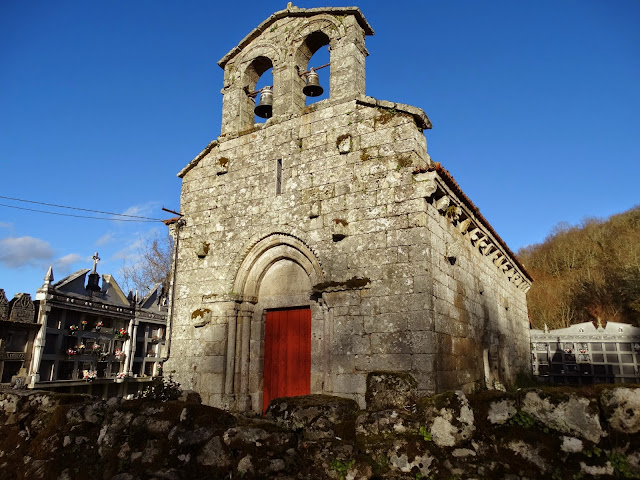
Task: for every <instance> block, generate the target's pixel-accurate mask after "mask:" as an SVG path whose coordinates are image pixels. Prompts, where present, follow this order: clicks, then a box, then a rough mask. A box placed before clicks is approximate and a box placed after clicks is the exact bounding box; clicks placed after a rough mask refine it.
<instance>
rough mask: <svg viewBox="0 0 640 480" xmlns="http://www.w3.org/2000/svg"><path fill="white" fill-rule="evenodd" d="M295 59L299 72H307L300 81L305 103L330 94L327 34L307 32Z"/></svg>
mask: <svg viewBox="0 0 640 480" xmlns="http://www.w3.org/2000/svg"><path fill="white" fill-rule="evenodd" d="M323 47H324V48H323ZM297 61H298V68H299V69H300V72H301V73H302V72H308V73H307V74H306V75H304V76H303V77H302V82H301V88H302V91H303V93H304V95H305V105H311V104H313V103H316V102H319V101H321V100H324V99H326V98H329V97H330V96H331V92H330V79H331V65H330V62H331V51H330V39H329V37H328V36H327V34H325V33H323V32H321V31H316V32H313V33H311V34H309V35H308V36H307V38H306V39H305V40H304V42H302V45H301V46H300V49H299V51H298V58H297ZM325 65H326V66H325ZM318 67H322V68H318Z"/></svg>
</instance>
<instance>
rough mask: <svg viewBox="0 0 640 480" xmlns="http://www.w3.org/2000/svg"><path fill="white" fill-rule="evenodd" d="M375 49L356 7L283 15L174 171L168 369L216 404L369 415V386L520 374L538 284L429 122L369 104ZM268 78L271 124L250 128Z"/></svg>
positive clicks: (424, 390) (396, 107) (262, 29)
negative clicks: (473, 196) (326, 404)
mask: <svg viewBox="0 0 640 480" xmlns="http://www.w3.org/2000/svg"><path fill="white" fill-rule="evenodd" d="M372 34H373V30H372V28H371V26H370V25H369V23H368V22H367V20H366V19H365V18H364V16H363V14H362V13H361V12H360V10H359V9H357V8H354V7H339V8H313V9H301V8H296V7H293V6H291V5H289V6H288V8H287V9H286V10H283V11H280V12H277V13H275V14H273V15H272V16H271V17H269V18H268V19H267V20H265V21H264V22H262V24H260V25H259V26H258V27H257V28H256V29H255V30H253V31H252V32H251V33H250V34H249V35H247V36H246V37H245V38H244V40H242V41H241V42H240V44H239V45H238V46H237V47H235V48H234V49H233V50H232V51H231V52H229V53H228V54H227V55H225V56H224V57H223V58H222V60H220V62H219V65H220V66H221V67H222V68H223V69H224V87H223V89H222V94H223V111H222V133H221V135H220V136H219V137H218V138H217V140H215V141H213V142H211V143H210V144H209V145H208V146H207V147H206V148H205V149H204V150H203V151H202V152H201V153H200V154H199V155H198V156H197V157H196V158H195V159H193V160H192V161H191V162H190V163H189V164H188V165H187V166H186V167H185V168H184V169H183V170H182V171H181V172H180V173H179V177H180V178H182V181H183V184H182V196H181V212H182V214H183V216H182V218H181V219H180V220H179V221H175V222H174V223H173V225H172V229H173V233H174V235H175V237H176V239H177V244H178V248H177V252H178V253H177V262H176V276H175V290H174V292H175V296H174V299H173V302H174V303H173V316H172V318H171V323H172V329H171V331H172V333H171V335H172V338H171V353H170V358H169V360H168V362H167V365H166V366H165V371H166V372H170V371H175V375H176V379H177V380H178V381H179V382H180V383H181V384H182V385H183V387H184V388H189V389H193V390H196V391H197V392H198V393H200V395H201V396H202V398H203V401H204V402H205V403H207V404H209V405H212V406H222V407H225V408H229V409H234V410H254V411H261V410H263V408H264V407H265V405H266V403H267V400H269V399H271V398H273V397H274V396H282V395H298V394H303V393H323V394H333V395H339V396H343V397H348V398H352V399H355V400H356V401H358V403H359V404H360V406H363V405H364V396H365V390H366V378H367V373H368V372H372V371H378V370H383V371H384V370H386V371H396V372H409V373H411V374H412V375H413V376H414V377H415V379H416V381H417V389H418V392H419V393H420V394H422V395H424V394H429V393H434V392H440V391H445V390H451V389H463V390H465V391H470V390H473V389H474V388H476V387H479V386H484V385H487V386H489V387H492V386H494V385H495V384H496V382H498V383H502V384H509V383H511V382H512V381H513V380H514V378H515V375H516V374H517V373H519V372H528V371H529V370H530V350H529V321H528V317H527V306H526V300H525V294H526V291H527V290H528V288H529V286H530V283H531V279H530V277H529V276H528V275H527V273H526V272H525V271H524V269H523V268H522V266H521V265H520V264H519V263H518V261H517V260H516V258H515V257H514V255H513V254H512V252H511V251H510V250H509V248H508V247H507V246H506V245H505V243H504V242H503V241H502V240H501V239H500V237H499V236H498V235H497V234H496V233H495V232H494V230H493V229H492V228H491V226H490V225H489V223H488V222H487V221H486V220H485V219H484V217H482V215H481V214H480V212H479V211H478V209H477V208H476V207H475V206H474V205H473V203H472V202H471V201H470V200H469V199H468V198H467V197H466V196H465V194H464V193H463V192H462V190H461V189H460V187H459V186H458V185H457V183H456V182H455V181H454V180H453V178H452V177H451V176H450V175H449V174H448V172H447V171H446V170H445V169H444V168H442V167H441V166H440V165H439V164H434V163H433V162H432V161H431V159H430V157H429V155H428V154H427V147H426V140H425V137H424V134H423V130H425V129H429V128H431V122H430V121H429V119H428V117H427V115H426V114H425V113H424V112H423V111H422V110H421V109H419V108H416V107H411V106H409V105H403V104H398V103H393V102H388V101H383V100H377V99H375V98H372V97H369V96H366V95H365V58H366V57H367V55H368V52H367V50H366V48H365V36H366V35H372ZM327 46H329V47H330V66H329V67H327V68H329V69H330V73H329V77H330V81H329V85H325V86H324V88H329V90H330V93H329V98H327V99H324V100H321V101H319V102H317V103H314V104H312V105H308V106H305V96H304V94H303V93H302V88H303V87H304V85H305V78H304V75H303V76H301V75H300V74H301V73H303V72H305V71H307V70H308V69H309V68H310V67H314V66H317V65H315V64H313V62H310V59H311V57H312V56H313V54H314V53H315V52H316V51H318V49H320V48H321V47H325V48H326V47H327ZM269 69H272V70H271V71H272V72H273V116H272V117H271V118H269V119H268V120H267V121H266V122H264V123H256V121H255V116H254V113H253V109H254V106H255V102H256V99H255V98H254V97H253V96H252V95H251V93H253V92H254V90H255V88H256V83H257V82H258V79H259V78H260V76H261V75H263V74H265V72H267V74H268V70H269ZM291 309H293V310H291ZM291 312H296V313H295V314H293V313H291ZM306 325H308V326H306ZM294 367H295V368H294ZM301 372H302V373H301ZM292 376H294V377H295V378H292ZM298 377H303V380H304V382H302V381H300V378H298ZM305 382H306V385H308V387H306V388H307V391H306V392H305V391H301V390H300V389H301V388H302V389H304V387H300V385H301V384H305ZM293 385H295V386H293Z"/></svg>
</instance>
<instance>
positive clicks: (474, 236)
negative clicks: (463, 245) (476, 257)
mask: <svg viewBox="0 0 640 480" xmlns="http://www.w3.org/2000/svg"><path fill="white" fill-rule="evenodd" d="M481 234H482V230H480V229H479V228H477V227H476V228H474V229H473V230H471V232H469V238H470V239H471V241H472V242H474V243H475V242H477V241H478V239H479V238H480V235H481Z"/></svg>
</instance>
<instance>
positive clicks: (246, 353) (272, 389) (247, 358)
mask: <svg viewBox="0 0 640 480" xmlns="http://www.w3.org/2000/svg"><path fill="white" fill-rule="evenodd" d="M322 276H323V272H322V269H321V267H320V263H319V262H318V259H317V258H316V256H315V255H314V253H313V252H312V251H311V249H310V248H309V247H308V246H307V245H305V244H304V243H303V242H302V241H301V240H299V239H297V238H295V237H293V236H290V235H286V234H279V233H278V234H272V235H269V236H267V237H265V238H263V239H262V240H260V241H258V242H257V243H256V244H255V245H254V246H253V247H251V248H250V249H249V251H248V253H247V254H246V255H245V257H244V260H243V261H242V263H241V265H240V266H239V268H238V274H237V276H236V282H235V284H234V291H235V292H237V293H239V292H242V293H241V298H242V299H243V300H245V301H244V302H243V305H244V308H243V309H242V311H243V312H242V313H240V312H239V313H238V317H237V323H238V325H237V330H238V335H239V336H240V337H241V339H240V340H239V341H235V342H234V343H235V344H236V345H238V348H236V351H235V352H234V357H235V358H236V361H235V368H234V371H235V373H236V375H235V377H236V378H237V380H236V381H235V386H234V389H233V390H234V393H235V394H236V395H238V394H240V397H243V396H244V397H248V398H246V400H244V401H240V404H239V405H238V407H239V409H243V407H242V405H241V404H244V405H245V407H244V408H252V409H253V410H255V411H264V410H265V409H266V407H267V406H268V404H269V401H270V400H272V399H273V398H277V397H283V396H295V395H304V394H308V393H311V368H312V345H311V332H312V326H313V324H314V318H313V314H312V311H313V308H312V302H311V300H310V297H311V290H312V286H313V285H315V284H316V283H319V282H321V281H322ZM236 289H237V290H236ZM316 320H317V319H316ZM230 341H231V339H230ZM248 403H250V404H251V407H249V405H248Z"/></svg>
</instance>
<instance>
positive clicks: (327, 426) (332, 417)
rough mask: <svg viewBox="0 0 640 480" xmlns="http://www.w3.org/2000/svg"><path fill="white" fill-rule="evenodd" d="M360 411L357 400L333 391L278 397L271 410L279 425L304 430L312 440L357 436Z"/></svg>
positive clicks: (272, 416) (272, 403)
mask: <svg viewBox="0 0 640 480" xmlns="http://www.w3.org/2000/svg"><path fill="white" fill-rule="evenodd" d="M357 413H358V404H357V403H356V402H355V401H353V400H349V399H347V398H341V397H332V396H329V395H304V396H301V397H291V398H277V399H274V400H272V401H271V403H270V404H269V408H268V410H267V415H268V416H269V417H271V418H273V419H274V420H275V422H276V424H277V425H279V426H281V427H283V428H287V429H291V430H302V431H303V434H304V436H305V437H306V438H309V439H310V440H319V439H322V438H334V437H347V438H353V436H354V434H355V419H356V415H357Z"/></svg>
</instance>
